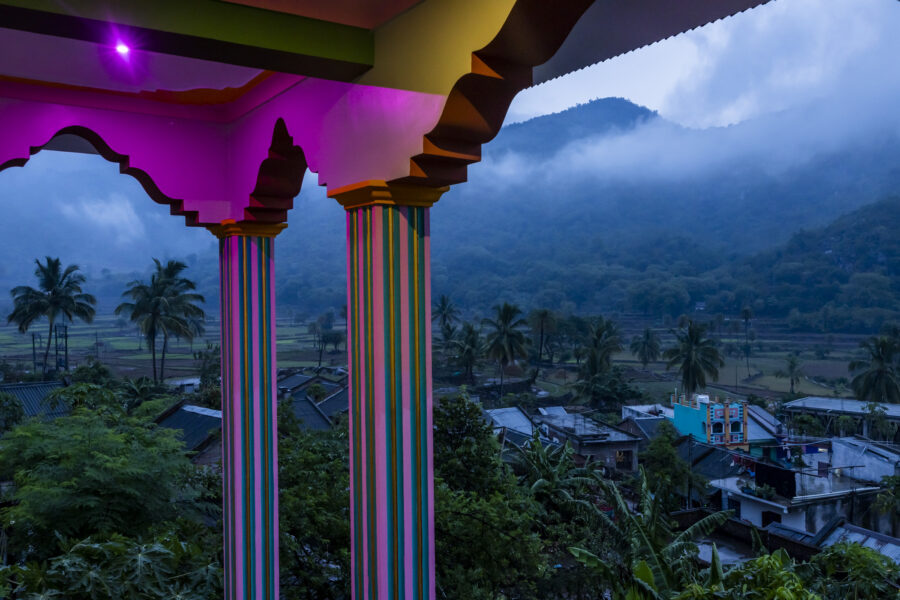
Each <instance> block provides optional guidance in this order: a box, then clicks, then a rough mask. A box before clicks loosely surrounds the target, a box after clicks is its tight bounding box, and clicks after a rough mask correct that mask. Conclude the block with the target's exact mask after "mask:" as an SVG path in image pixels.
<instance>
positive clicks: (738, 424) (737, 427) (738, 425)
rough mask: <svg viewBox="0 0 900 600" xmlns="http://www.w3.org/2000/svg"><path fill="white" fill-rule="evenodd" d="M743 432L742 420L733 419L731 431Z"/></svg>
mask: <svg viewBox="0 0 900 600" xmlns="http://www.w3.org/2000/svg"><path fill="white" fill-rule="evenodd" d="M740 432H741V422H740V421H732V422H731V433H740Z"/></svg>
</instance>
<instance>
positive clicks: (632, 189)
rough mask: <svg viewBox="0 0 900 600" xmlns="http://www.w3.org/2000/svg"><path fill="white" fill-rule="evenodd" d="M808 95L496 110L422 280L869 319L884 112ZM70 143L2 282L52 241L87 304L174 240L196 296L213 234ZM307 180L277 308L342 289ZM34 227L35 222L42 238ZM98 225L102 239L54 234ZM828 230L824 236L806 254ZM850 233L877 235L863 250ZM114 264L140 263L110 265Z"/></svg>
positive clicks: (885, 161)
mask: <svg viewBox="0 0 900 600" xmlns="http://www.w3.org/2000/svg"><path fill="white" fill-rule="evenodd" d="M815 115H816V110H815V107H814V106H813V107H811V108H810V109H809V110H797V111H793V112H790V111H789V112H781V113H775V114H770V115H767V116H763V117H760V118H757V119H753V120H750V121H745V122H743V123H741V124H739V125H735V126H731V127H718V128H710V129H703V130H694V129H688V128H684V127H681V126H678V125H676V124H673V123H671V122H668V121H666V120H665V119H663V118H662V117H660V116H659V115H657V114H656V113H654V112H652V111H649V110H647V109H645V108H642V107H639V106H636V105H634V104H632V103H630V102H628V101H626V100H622V99H615V98H607V99H603V100H596V101H594V102H591V103H588V104H584V105H580V106H577V107H574V108H571V109H569V110H566V111H564V112H561V113H558V114H553V115H547V116H543V117H539V118H536V119H533V120H531V121H527V122H525V123H519V124H513V125H509V126H507V127H504V128H503V129H502V130H501V132H500V134H499V135H498V136H497V138H496V139H495V140H493V141H492V142H491V143H489V144H486V145H485V146H484V156H483V161H482V162H481V163H477V164H474V165H472V166H471V167H470V168H469V182H468V183H466V184H464V185H460V186H455V187H454V188H453V189H452V190H451V191H450V192H448V193H447V194H445V196H444V197H443V198H442V199H441V201H440V202H438V203H437V204H436V205H435V207H434V209H433V210H432V233H433V242H432V252H433V287H434V290H433V292H434V295H435V296H438V295H440V294H449V295H450V296H451V297H452V298H453V299H454V302H455V303H456V304H457V305H458V306H460V307H461V308H462V309H463V310H464V311H472V312H477V313H483V312H484V311H485V310H487V309H488V308H489V307H490V306H492V305H493V304H495V303H496V302H497V301H498V299H502V300H507V301H510V302H515V303H517V304H519V305H520V306H522V307H523V308H525V309H528V308H532V307H537V306H542V307H546V308H550V309H553V310H563V311H568V312H575V313H591V314H596V313H600V312H604V313H609V312H623V311H628V312H644V313H647V314H648V315H652V316H662V315H671V316H677V315H679V314H681V313H682V312H685V311H687V310H690V309H692V308H693V307H694V306H695V304H696V303H697V302H706V303H707V310H709V311H715V312H722V313H725V314H733V313H734V312H736V311H739V310H740V309H741V308H742V307H743V306H745V305H750V306H752V307H755V310H756V311H757V312H759V313H765V314H771V315H773V316H783V317H787V316H789V315H791V310H792V309H794V308H796V311H795V312H794V314H793V315H792V323H793V324H794V325H795V326H796V327H800V328H822V327H825V328H828V329H832V328H838V329H853V328H856V327H864V328H866V329H869V328H871V327H872V326H874V324H875V323H876V322H878V321H880V320H882V319H883V318H884V317H885V316H889V315H888V313H887V312H885V311H888V310H890V309H891V306H897V303H896V302H895V303H893V305H891V304H890V303H891V302H892V301H893V297H894V293H895V292H896V290H897V282H896V280H897V274H896V269H895V268H894V267H893V266H892V265H894V264H895V263H891V262H890V261H891V260H894V258H893V257H895V256H896V253H895V249H896V246H895V245H893V244H895V242H894V240H893V238H891V236H890V234H889V232H890V225H889V224H890V223H895V222H896V221H891V219H895V217H896V201H893V203H892V202H891V201H884V199H885V198H888V197H890V196H891V194H897V193H898V191H900V167H898V165H900V132H898V130H897V128H895V127H886V126H885V127H881V128H879V129H878V130H865V131H863V130H856V129H854V130H852V131H851V130H850V129H851V128H846V127H845V128H842V127H840V126H839V124H835V123H834V122H833V121H829V120H828V119H825V118H822V117H821V116H818V117H817V116H815ZM42 158H44V157H43V153H41V155H39V156H37V157H35V159H34V160H35V161H36V162H39V161H40V160H41V159H42ZM88 158H96V162H97V167H98V168H99V167H103V168H104V169H106V170H108V171H110V174H109V176H108V178H100V177H98V176H97V172H95V171H88V170H87V166H90V167H91V168H92V169H93V168H94V167H93V166H92V165H93V163H90V164H89V165H87V166H85V167H82V166H78V165H81V163H80V162H79V163H77V165H76V163H75V162H73V163H72V166H70V167H67V168H66V169H63V168H61V167H55V168H56V170H52V169H51V170H50V171H49V172H48V176H47V177H46V179H47V180H48V181H49V180H55V181H56V182H57V184H58V187H60V185H62V186H65V185H68V186H69V187H67V188H65V189H73V190H76V191H75V192H72V194H74V195H72V194H69V195H67V196H65V197H63V196H60V197H58V198H56V197H53V198H51V199H50V200H49V201H50V202H51V203H52V205H51V207H50V208H49V212H48V213H44V212H40V211H35V210H29V209H28V208H27V206H25V205H22V206H23V208H22V210H21V211H19V212H20V213H21V214H18V213H17V214H16V215H12V216H11V217H10V219H9V223H10V224H13V223H15V224H16V225H15V226H12V225H10V226H9V227H7V228H5V229H4V231H3V234H4V235H5V239H6V240H7V245H8V246H9V247H10V248H11V252H12V254H11V255H10V256H9V257H8V260H7V262H6V263H5V264H4V265H0V284H2V285H4V286H5V288H6V289H9V288H11V287H13V286H15V285H20V284H21V283H23V281H26V280H27V279H28V278H30V277H31V271H32V269H33V266H34V263H33V259H34V258H35V257H38V256H43V255H44V254H48V253H49V254H51V255H54V256H55V255H59V256H61V257H63V258H64V260H65V261H68V262H73V263H77V264H79V265H81V267H82V269H83V270H84V272H86V273H87V274H88V277H89V287H90V288H91V291H92V292H93V293H95V294H96V295H97V296H98V297H99V298H100V302H101V309H103V310H106V309H109V310H111V307H114V306H115V305H116V304H118V303H119V302H120V301H121V298H120V294H121V291H122V290H123V289H124V286H125V283H126V282H127V281H130V280H132V279H135V278H140V277H145V276H146V275H147V273H148V271H146V269H149V268H150V266H151V261H150V258H151V257H152V256H158V257H160V258H181V259H183V260H185V261H186V262H187V263H188V264H189V265H190V267H191V269H190V274H191V276H192V277H193V278H194V279H195V280H196V281H198V285H199V287H200V290H201V292H202V293H203V294H204V295H205V296H206V297H207V299H208V301H209V308H210V309H211V311H213V312H214V311H215V310H216V308H217V303H218V300H217V292H218V282H217V269H216V264H217V260H216V256H215V249H214V248H215V247H214V244H213V240H212V238H211V236H209V235H208V234H207V233H206V232H203V231H199V232H198V231H187V230H185V229H184V228H183V227H182V226H181V224H180V223H178V222H175V221H173V220H172V218H171V217H169V216H168V215H167V214H165V213H166V212H167V211H166V210H165V207H160V206H157V205H155V204H153V203H152V202H150V201H149V200H147V199H146V197H141V198H138V197H135V199H134V200H132V199H131V198H130V197H128V198H124V197H120V196H118V195H117V194H121V193H125V191H127V190H122V191H118V192H117V191H113V190H112V187H111V186H113V185H114V184H118V183H119V182H121V181H127V182H131V180H130V179H129V178H122V177H121V176H120V175H118V173H117V170H116V169H115V168H114V166H110V165H109V164H108V163H105V162H104V161H103V160H102V159H100V158H99V157H88ZM66 160H69V159H68V158H66ZM74 160H75V159H74V158H73V159H72V161H74ZM79 160H82V161H84V160H86V159H79ZM70 162H71V161H70ZM28 168H30V167H29V166H26V168H25V169H23V170H22V171H21V172H18V170H9V171H8V172H4V176H5V177H4V178H3V179H2V181H0V185H2V186H5V187H0V196H8V197H9V199H10V203H9V206H10V209H11V210H18V207H19V206H20V205H21V203H17V202H14V201H13V200H15V199H17V198H19V197H25V196H26V195H27V194H34V193H36V192H35V189H34V186H35V185H37V184H35V182H34V180H33V178H31V179H29V178H28V177H27V176H26V175H27V169H28ZM76 168H77V170H78V174H80V173H82V172H83V173H85V174H87V173H89V172H90V173H92V176H91V177H92V179H91V180H92V182H94V183H92V185H93V186H95V187H96V189H94V188H92V189H91V190H89V191H85V192H82V191H78V190H77V186H78V185H79V184H78V183H77V182H78V179H77V178H73V179H72V181H71V184H66V182H67V181H68V179H67V178H68V177H69V176H70V171H71V172H75V171H76ZM67 169H68V170H67ZM316 183H317V181H316V177H315V175H313V174H308V176H307V177H306V180H305V182H304V186H303V191H302V192H301V194H300V196H299V197H298V198H297V199H296V201H295V208H294V210H293V211H291V214H290V219H289V225H290V226H289V227H288V229H287V231H286V232H285V233H283V234H282V235H280V236H279V238H278V241H277V244H276V256H277V260H276V271H277V281H278V288H277V294H278V303H279V307H280V312H282V314H283V315H284V314H287V315H291V314H295V315H296V314H299V315H301V316H302V315H306V316H316V315H318V314H320V313H322V312H325V311H327V310H339V309H340V307H341V306H342V305H343V304H344V303H345V301H346V300H345V295H346V292H345V276H346V275H345V273H346V264H345V261H346V258H345V257H346V254H345V247H344V244H345V229H344V228H345V225H344V211H343V209H341V207H340V206H338V205H337V203H336V202H334V201H333V200H331V199H329V198H327V197H326V196H325V192H324V190H323V189H322V188H320V187H318V186H317V185H316ZM132 185H133V186H135V187H136V186H137V184H136V183H132ZM107 188H109V189H107ZM140 193H141V194H142V193H143V192H140ZM57 195H58V194H57ZM69 196H71V197H69ZM104 197H106V199H105V200H104V199H103V198H104ZM879 201H883V203H882V204H878V205H876V206H875V207H873V208H872V209H871V211H868V210H867V211H863V212H861V213H859V214H857V215H856V216H848V217H846V219H841V220H839V221H838V222H836V223H834V225H833V226H831V227H829V228H828V229H826V230H823V231H821V232H820V231H818V229H817V228H820V227H825V226H828V225H829V223H831V222H832V221H833V220H835V219H837V218H839V217H841V216H842V215H846V214H848V213H851V212H852V211H854V210H856V209H858V208H860V207H862V206H865V205H868V204H871V203H873V202H879ZM70 205H76V206H77V207H81V208H80V209H79V210H81V211H82V212H85V211H86V212H85V214H86V215H87V216H88V217H89V218H87V219H86V218H84V217H81V218H79V219H74V217H73V218H72V219H69V220H65V219H66V218H67V215H69V214H70V213H71V214H72V215H75V214H81V213H78V211H75V210H74V209H72V208H71V206H70ZM891 211H893V212H891ZM48 214H49V215H51V218H47V215H48ZM864 214H869V216H868V217H866V218H865V219H863V216H862V215H864ZM145 223H146V225H145ZM879 226H882V227H884V229H881V230H878V231H881V232H883V233H878V231H876V229H877V227H879ZM91 227H92V228H93V229H92V228H91ZM104 228H105V229H108V230H109V232H108V233H107V234H101V233H100V230H101V229H104ZM894 230H895V231H896V227H894ZM33 231H43V232H44V233H45V234H46V235H43V236H41V238H40V240H41V243H42V244H43V246H42V247H41V248H40V250H36V249H35V248H34V240H35V239H37V238H34V236H33V235H32V232H33ZM804 231H805V232H804ZM835 231H843V233H841V234H840V235H838V234H836V233H834V232H835ZM150 232H152V235H150ZM798 232H799V233H798ZM103 235H106V236H107V237H106V238H105V239H106V242H104V243H97V244H84V243H80V242H66V244H63V241H64V240H76V241H77V240H83V239H98V240H100V239H103ZM835 235H838V237H836V238H835V237H834V236H835ZM879 235H882V236H883V237H885V238H886V239H885V240H881V241H876V240H877V236H879ZM792 236H793V237H792ZM810 236H822V237H821V238H820V237H814V238H811V237H810ZM829 236H830V237H829ZM832 238H834V243H833V245H834V247H833V248H824V249H822V252H823V254H816V253H817V252H818V249H819V248H820V247H822V245H823V244H825V243H826V241H827V240H832ZM785 243H787V244H788V245H787V246H785V247H784V248H781V245H782V244H785ZM804 243H807V244H808V248H807V249H806V250H803V248H804V247H805V246H804V245H803V244H804ZM829 243H830V242H829ZM854 244H863V245H866V244H868V245H867V246H866V248H868V249H869V250H871V249H872V248H874V247H875V246H876V245H878V244H881V248H882V249H881V254H873V253H872V252H868V253H866V252H863V251H858V248H857V247H856V246H854ZM779 248H781V249H780V250H778V249H779ZM828 249H830V250H831V251H832V252H831V254H824V252H826V251H827V250H828ZM828 261H831V262H828ZM879 261H881V262H879ZM129 264H130V265H137V266H134V267H130V268H131V269H145V271H144V272H141V271H140V270H132V271H130V272H129V271H126V269H127V268H128V267H125V265H129ZM0 308H2V305H0ZM7 308H8V307H7ZM823 309H824V312H823ZM850 309H852V311H854V314H852V315H851V314H849V313H848V312H847V311H848V310H850ZM860 310H863V311H864V312H858V311H860Z"/></svg>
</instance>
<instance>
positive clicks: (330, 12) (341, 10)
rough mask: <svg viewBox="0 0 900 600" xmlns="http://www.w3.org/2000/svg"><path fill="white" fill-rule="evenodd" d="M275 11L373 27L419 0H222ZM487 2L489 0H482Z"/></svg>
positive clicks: (368, 27)
mask: <svg viewBox="0 0 900 600" xmlns="http://www.w3.org/2000/svg"><path fill="white" fill-rule="evenodd" d="M225 1H226V2H232V3H234V4H244V5H246V6H255V7H256V8H264V9H266V10H273V11H276V12H283V13H291V14H295V15H300V16H302V17H310V18H312V19H320V20H322V21H331V22H333V23H342V24H344V25H353V26H355V27H364V28H366V29H374V28H375V27H378V26H379V25H382V24H383V23H385V22H386V21H389V20H391V19H392V18H394V17H396V16H397V15H398V14H400V13H401V12H403V11H405V10H406V9H408V8H410V7H412V6H414V5H416V4H418V3H419V2H421V1H422V0H225ZM485 1H486V2H490V0H485Z"/></svg>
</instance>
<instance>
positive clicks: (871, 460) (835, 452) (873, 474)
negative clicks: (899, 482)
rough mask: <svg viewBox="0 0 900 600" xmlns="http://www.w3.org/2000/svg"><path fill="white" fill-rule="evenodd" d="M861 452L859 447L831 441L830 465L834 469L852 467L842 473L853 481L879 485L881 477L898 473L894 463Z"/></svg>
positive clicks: (841, 441) (848, 443) (869, 453)
mask: <svg viewBox="0 0 900 600" xmlns="http://www.w3.org/2000/svg"><path fill="white" fill-rule="evenodd" d="M861 450H862V448H861V447H859V446H856V445H854V444H853V443H851V442H845V441H843V440H840V439H833V440H831V456H832V459H831V460H832V465H833V466H835V467H840V466H843V465H853V466H854V468H852V469H843V473H844V474H845V475H849V476H850V477H853V478H854V479H858V480H860V481H869V482H872V483H879V482H880V481H881V478H882V477H888V476H891V475H896V474H897V473H898V467H897V463H896V462H892V461H890V460H887V459H885V458H884V457H881V456H877V455H876V454H874V453H872V452H861ZM856 465H859V466H856Z"/></svg>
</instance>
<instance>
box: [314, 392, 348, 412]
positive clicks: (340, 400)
mask: <svg viewBox="0 0 900 600" xmlns="http://www.w3.org/2000/svg"><path fill="white" fill-rule="evenodd" d="M318 407H319V410H321V411H322V412H323V413H325V416H327V417H328V418H329V419H330V418H331V417H333V416H335V415H339V414H341V413H342V412H347V411H348V410H350V397H349V396H348V395H347V388H343V389H341V390H338V391H337V392H335V393H333V394H332V395H330V396H328V397H327V398H325V399H324V400H322V401H321V402H319V404H318Z"/></svg>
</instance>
